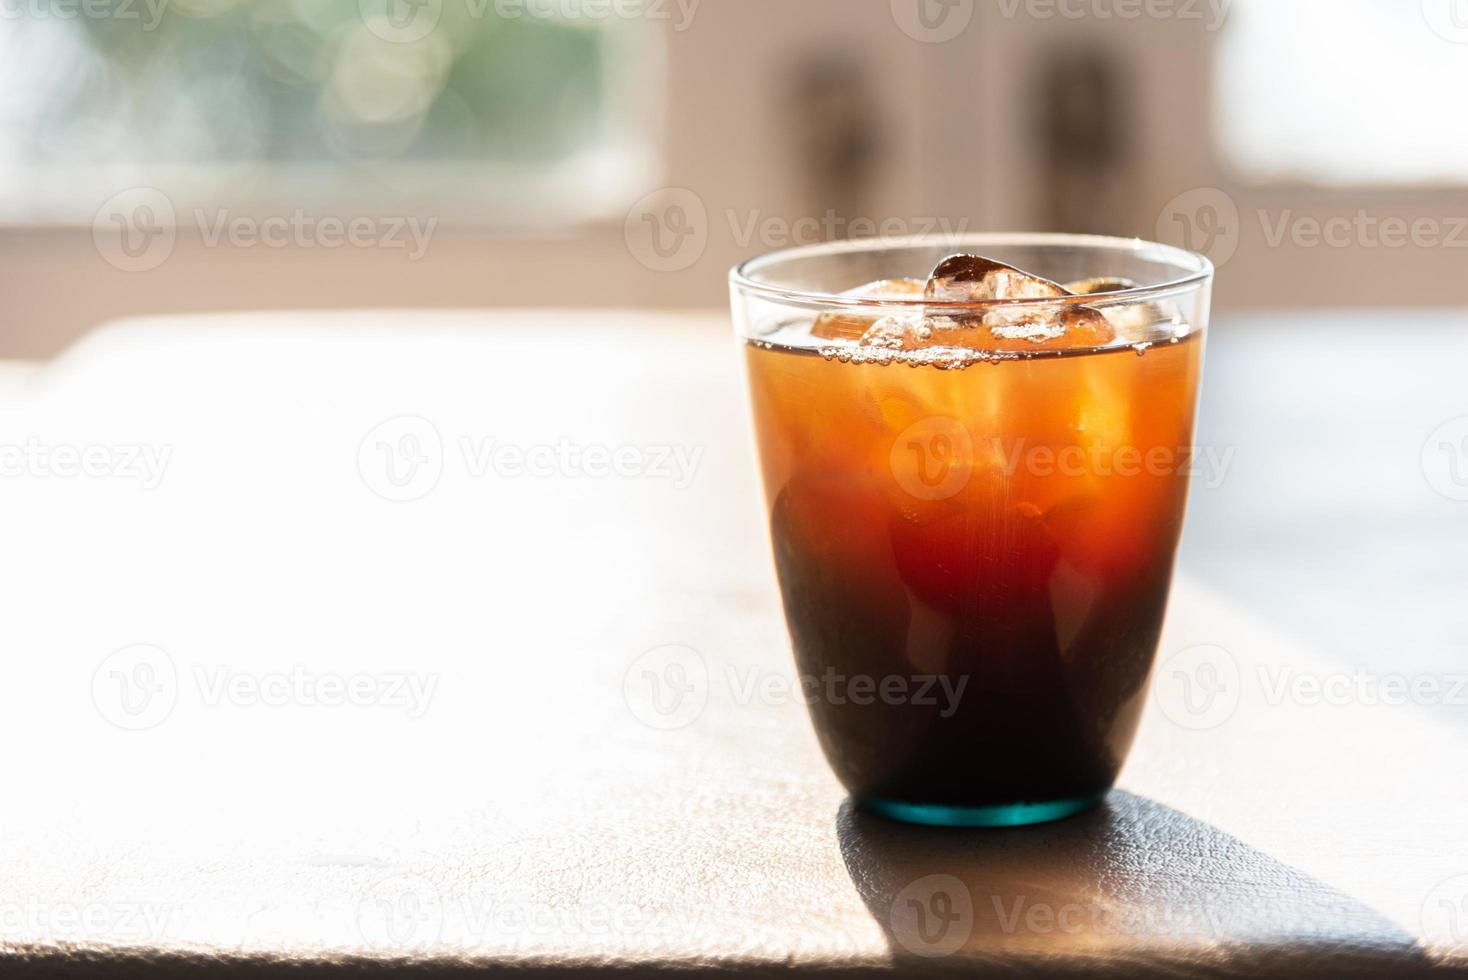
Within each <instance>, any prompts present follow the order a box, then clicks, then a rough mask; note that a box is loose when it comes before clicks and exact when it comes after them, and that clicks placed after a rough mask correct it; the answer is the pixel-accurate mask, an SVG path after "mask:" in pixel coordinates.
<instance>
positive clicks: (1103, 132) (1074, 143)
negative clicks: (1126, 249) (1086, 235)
mask: <svg viewBox="0 0 1468 980" xmlns="http://www.w3.org/2000/svg"><path fill="white" fill-rule="evenodd" d="M1037 89H1038V91H1037V93H1036V95H1037V98H1036V100H1035V103H1034V105H1035V108H1036V112H1035V113H1034V114H1033V117H1032V118H1034V119H1035V120H1036V123H1037V133H1036V136H1037V141H1038V143H1039V147H1040V158H1041V160H1042V161H1043V173H1044V179H1043V180H1042V182H1041V185H1040V186H1041V188H1042V191H1041V193H1042V201H1043V202H1044V203H1043V211H1042V214H1043V217H1044V220H1045V225H1046V227H1047V228H1048V229H1049V230H1053V231H1070V232H1090V233H1095V234H1113V235H1132V234H1139V233H1141V231H1142V229H1140V228H1139V227H1137V219H1136V214H1137V201H1138V188H1137V186H1136V177H1135V175H1134V174H1133V173H1131V172H1130V171H1129V168H1128V167H1127V162H1128V158H1129V156H1130V149H1131V127H1130V125H1129V123H1130V120H1131V117H1132V113H1131V112H1130V107H1129V104H1128V102H1129V99H1128V96H1127V94H1126V80H1125V79H1124V78H1123V77H1122V74H1121V67H1120V65H1119V63H1118V61H1117V60H1116V58H1114V57H1110V56H1107V55H1106V54H1103V53H1102V52H1100V51H1095V50H1089V51H1079V50H1077V49H1074V48H1062V49H1058V50H1055V51H1052V52H1051V53H1050V55H1049V57H1048V59H1047V60H1046V61H1045V62H1044V63H1043V67H1042V68H1041V73H1040V76H1039V84H1038V86H1037Z"/></svg>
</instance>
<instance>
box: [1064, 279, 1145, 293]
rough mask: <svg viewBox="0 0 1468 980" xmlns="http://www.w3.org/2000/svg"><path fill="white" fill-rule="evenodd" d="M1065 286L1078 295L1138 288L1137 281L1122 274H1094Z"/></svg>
mask: <svg viewBox="0 0 1468 980" xmlns="http://www.w3.org/2000/svg"><path fill="white" fill-rule="evenodd" d="M1065 288H1066V289H1068V290H1070V291H1071V292H1073V293H1076V294H1077V295H1082V296H1084V295H1090V294H1092V293H1119V292H1121V291H1122V290H1125V289H1136V288H1137V283H1135V282H1133V281H1132V280H1130V279H1124V278H1122V277H1121V276H1093V277H1091V278H1090V279H1077V280H1076V281H1075V282H1068V283H1066V284H1065Z"/></svg>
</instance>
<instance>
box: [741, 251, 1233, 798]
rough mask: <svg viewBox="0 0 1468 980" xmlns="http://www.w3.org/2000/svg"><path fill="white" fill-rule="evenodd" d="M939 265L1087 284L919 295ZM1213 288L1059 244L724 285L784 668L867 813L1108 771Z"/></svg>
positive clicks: (774, 263)
mask: <svg viewBox="0 0 1468 980" xmlns="http://www.w3.org/2000/svg"><path fill="white" fill-rule="evenodd" d="M952 253H970V254H976V255H982V256H985V257H988V258H991V259H995V260H998V261H1000V262H1003V263H1007V264H1008V265H1012V266H1014V267H1016V268H1018V269H1022V270H1024V271H1026V272H1028V273H1032V274H1034V275H1036V276H1042V277H1044V278H1046V279H1047V280H1053V281H1054V282H1056V283H1071V284H1074V285H1072V286H1071V287H1070V288H1071V289H1073V290H1080V289H1090V290H1097V291H1094V292H1090V293H1087V294H1084V295H1075V296H1063V297H1060V298H1054V297H1051V298H1046V297H1029V298H1009V299H997V300H984V301H975V300H972V299H968V300H962V301H952V300H947V299H941V298H929V296H928V295H925V294H924V291H923V289H922V288H921V284H922V283H923V282H924V281H925V280H926V277H927V276H928V273H929V270H931V269H932V268H933V267H934V266H935V265H936V264H937V263H938V262H939V261H940V260H942V259H943V258H944V257H945V256H948V255H950V254H952ZM1212 276H1213V270H1212V266H1211V265H1210V264H1209V262H1208V260H1207V259H1206V258H1204V257H1202V256H1199V255H1195V254H1192V253H1190V252H1185V251H1182V250H1179V249H1175V248H1171V247H1168V246H1164V245H1157V244H1152V243H1148V242H1142V241H1137V240H1133V239H1115V238H1100V237H1086V236H1071V235H973V236H964V237H962V238H946V239H942V240H938V239H927V238H918V239H902V240H892V239H885V240H875V239H874V240H868V241H862V240H855V241H846V242H839V243H833V244H827V245H819V246H810V247H802V248H794V249H787V250H783V251H779V252H774V253H771V254H767V255H764V256H761V257H759V258H756V259H753V260H751V261H749V262H747V263H745V264H744V265H742V266H740V267H738V268H737V269H735V270H734V271H733V272H732V273H731V277H730V282H731V293H732V303H733V312H734V321H735V324H736V329H737V332H738V335H739V337H740V338H741V340H742V346H743V353H744V358H745V363H746V368H747V373H748V381H749V389H750V398H751V401H752V406H753V415H754V425H755V432H756V437H757V441H758V446H759V454H760V462H761V467H762V470H763V476H764V486H765V494H766V500H767V503H768V506H769V520H770V536H771V540H772V544H773V549H774V556H775V565H776V572H777V575H778V578H779V583H780V590H781V594H782V597H783V600H784V607H785V616H786V621H787V624H788V626H789V631H790V638H791V644H792V647H793V650H794V654H795V660H796V665H797V671H798V673H799V675H800V682H801V686H802V689H803V691H804V692H805V695H806V701H807V702H808V703H809V705H810V711H811V717H812V720H813V722H814V725H815V730H816V733H817V735H818V737H819V739H820V742H821V745H822V747H823V748H824V750H825V753H826V756H827V758H828V759H829V761H830V764H831V766H832V768H833V769H834V770H835V772H836V774H837V776H838V777H839V778H840V779H841V781H842V782H843V783H844V784H845V786H846V787H847V789H848V790H849V791H850V792H851V794H852V796H853V797H854V798H855V800H856V801H857V802H858V803H859V804H860V805H862V806H864V807H866V808H868V809H870V810H872V811H875V812H878V813H881V814H884V815H886V816H889V817H893V818H896V819H901V820H908V821H915V822H919V823H931V824H946V825H962V826H1005V825H1015V824H1025V823H1035V822H1040V821H1044V820H1052V819H1058V818H1060V817H1063V816H1067V815H1069V814H1072V813H1076V812H1078V811H1080V810H1082V809H1085V808H1086V807H1089V806H1091V805H1093V804H1094V803H1096V802H1097V801H1099V800H1100V799H1101V797H1103V796H1104V795H1105V794H1106V792H1107V791H1108V790H1109V789H1110V788H1111V786H1112V785H1113V783H1114V782H1115V780H1116V777H1117V773H1118V771H1119V770H1120V768H1121V765H1122V763H1123V761H1124V760H1125V757H1126V754H1127V751H1128V749H1129V747H1130V744H1131V741H1132V738H1133V735H1134V734H1135V731H1136V726H1137V721H1138V718H1139V715H1140V713H1141V709H1142V705H1143V702H1144V699H1145V695H1146V691H1147V685H1148V679H1149V675H1150V673H1151V669H1152V663H1153V659H1154V656H1155V653H1156V647H1157V641H1158V636H1159V632H1160V630H1161V625H1162V617H1163V612H1164V610H1165V607H1166V604H1167V596H1168V590H1169V587H1170V584H1171V579H1172V570H1173V562H1174V556H1175V554H1176V551H1177V544H1178V537H1179V533H1180V531H1181V527H1182V521H1183V510H1184V505H1185V502H1186V498H1187V490H1188V473H1189V470H1190V464H1191V458H1192V441H1193V425H1194V418H1195V415H1196V407H1197V398H1198V386H1199V378H1200V374H1201V371H1202V362H1203V339H1204V333H1205V331H1206V328H1207V321H1208V309H1209V294H1210V289H1211V284H1212ZM902 279H909V280H916V282H912V281H909V282H907V283H906V284H904V283H902V282H900V281H899V282H896V283H893V284H891V285H889V286H888V287H886V288H884V289H880V290H876V291H873V290H868V291H866V292H865V293H862V294H857V293H855V292H852V290H853V287H857V286H859V285H861V284H865V283H871V282H873V281H875V280H902ZM1095 279H1099V280H1101V281H1093V282H1090V283H1085V284H1081V283H1080V281H1082V280H1095ZM1118 279H1120V280H1122V281H1115V280H1118ZM843 293H845V295H843ZM932 295H934V296H942V295H943V293H942V291H941V290H940V291H937V292H936V293H934V294H932ZM1005 295H1012V294H1005Z"/></svg>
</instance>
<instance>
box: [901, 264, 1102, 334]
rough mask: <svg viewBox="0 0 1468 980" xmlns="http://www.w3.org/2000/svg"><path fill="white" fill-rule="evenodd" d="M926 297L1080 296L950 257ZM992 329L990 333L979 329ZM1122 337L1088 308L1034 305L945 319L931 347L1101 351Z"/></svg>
mask: <svg viewBox="0 0 1468 980" xmlns="http://www.w3.org/2000/svg"><path fill="white" fill-rule="evenodd" d="M925 295H926V296H927V298H928V299H930V300H934V301H935V302H948V303H979V302H993V301H996V300H1006V299H1014V300H1043V299H1056V300H1059V299H1064V298H1065V297H1068V296H1074V295H1076V293H1075V292H1073V291H1072V290H1070V289H1068V288H1066V287H1065V286H1062V285H1060V284H1059V283H1056V282H1051V281H1050V280H1049V279H1045V278H1043V277H1041V276H1035V275H1031V274H1030V273H1028V272H1024V271H1023V270H1021V269H1017V268H1015V267H1014V266H1012V265H1006V264H1005V263H1003V262H996V261H995V260H993V259H989V258H985V257H983V256H981V255H964V254H959V255H950V256H949V257H948V258H946V259H944V260H943V261H942V262H939V263H938V265H937V266H936V267H935V268H934V269H933V274H932V275H931V276H930V277H929V278H928V283H927V288H926V290H925ZM979 327H987V328H988V329H987V330H980V329H977V328H979ZM1115 338H1116V332H1115V330H1114V329H1113V327H1112V324H1111V322H1110V321H1109V320H1107V318H1106V317H1104V316H1102V315H1101V314H1100V313H1098V312H1097V311H1096V310H1093V309H1091V308H1090V307H1088V306H1077V305H1074V304H1069V305H1067V304H1056V305H1054V306H1050V305H1044V304H1038V305H1037V304H1034V303H1024V304H1017V305H1015V306H1012V307H1005V306H998V307H991V308H989V309H988V310H986V311H985V312H984V313H983V314H982V315H980V316H978V317H977V318H975V317H971V316H963V315H959V316H950V317H939V318H936V319H935V320H934V325H933V329H932V330H931V331H930V333H929V336H928V337H927V338H926V342H927V344H928V345H929V346H933V345H945V346H947V345H951V346H957V347H980V348H985V349H990V350H1024V349H1029V348H1033V347H1037V346H1044V347H1046V348H1050V349H1055V348H1067V347H1096V346H1100V345H1102V344H1107V343H1110V342H1111V341H1112V340H1114V339H1115Z"/></svg>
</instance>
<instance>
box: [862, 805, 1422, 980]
mask: <svg viewBox="0 0 1468 980" xmlns="http://www.w3.org/2000/svg"><path fill="white" fill-rule="evenodd" d="M836 831H837V836H838V838H839V840H840V844H841V853H842V857H843V859H844V861H845V863H846V870H847V873H848V874H850V875H851V880H852V883H853V884H855V886H856V889H857V891H858V892H859V893H860V895H861V898H862V900H863V902H865V904H866V906H867V909H868V910H869V911H870V912H871V914H872V917H873V918H874V919H876V921H877V922H878V924H879V925H880V926H881V927H882V929H883V930H884V931H885V932H886V934H887V939H888V943H889V945H890V946H891V948H892V952H893V956H894V958H895V959H896V960H897V961H898V962H899V963H900V965H902V966H903V967H904V968H905V969H904V972H910V971H911V970H914V969H919V968H922V967H924V966H926V967H928V968H930V969H932V970H934V972H947V971H948V970H949V969H953V968H972V967H973V966H975V965H980V964H981V965H986V966H989V967H992V968H998V969H1016V970H1021V971H1028V970H1030V969H1044V970H1047V971H1048V970H1060V969H1063V970H1065V971H1067V972H1075V973H1078V974H1080V975H1090V976H1118V975H1121V976H1129V977H1144V976H1169V977H1175V976H1179V975H1188V976H1197V975H1201V976H1215V975H1216V976H1224V975H1228V976H1236V975H1241V974H1243V975H1253V976H1286V977H1288V976H1307V975H1308V976H1330V977H1346V976H1349V977H1357V976H1388V975H1390V976H1403V975H1405V974H1408V973H1412V972H1416V971H1425V970H1428V969H1431V968H1432V965H1433V964H1432V962H1431V961H1430V960H1429V959H1428V957H1427V956H1426V954H1425V953H1424V952H1423V950H1422V949H1421V947H1420V946H1418V944H1417V942H1416V941H1415V939H1414V938H1413V937H1412V936H1411V935H1410V934H1408V933H1407V932H1405V931H1404V930H1403V929H1402V928H1401V927H1400V926H1398V925H1396V924H1395V923H1393V922H1392V921H1390V920H1389V919H1387V918H1386V917H1385V916H1383V915H1381V914H1380V913H1379V912H1376V911H1375V910H1373V909H1371V908H1369V907H1368V906H1366V905H1363V904H1362V903H1361V902H1359V901H1357V900H1356V899H1354V898H1352V897H1350V896H1349V895H1345V894H1343V893H1341V892H1340V891H1337V890H1335V889H1333V888H1331V887H1330V886H1329V885H1326V884H1324V883H1323V882H1320V881H1317V880H1315V879H1313V878H1311V877H1309V876H1308V875H1306V874H1304V873H1302V872H1300V871H1298V870H1296V869H1294V868H1291V867H1288V866H1286V865H1283V864H1280V863H1279V862H1277V861H1275V860H1274V859H1273V858H1270V857H1269V856H1268V855H1266V854H1263V853H1260V852H1259V851H1256V850H1254V849H1253V848H1251V847H1249V846H1248V845H1246V844H1244V843H1243V842H1241V841H1239V840H1238V839H1236V838H1234V837H1231V836H1229V835H1228V834H1225V833H1223V832H1222V831H1220V830H1218V829H1217V828H1215V827H1212V826H1210V825H1209V824H1206V823H1204V822H1202V821H1200V820H1195V819H1193V818H1192V817H1189V816H1187V815H1186V814H1184V813H1180V812H1179V811H1177V810H1174V809H1172V808H1171V807H1167V806H1164V805H1162V804H1160V803H1157V802H1154V801H1152V800H1149V799H1146V798H1144V797H1140V796H1136V795H1134V794H1131V793H1126V792H1122V791H1120V790H1117V791H1113V792H1112V793H1111V795H1110V796H1109V797H1107V799H1106V801H1105V802H1103V803H1102V804H1101V805H1100V806H1099V807H1097V808H1095V809H1094V810H1091V811H1089V812H1087V813H1084V814H1081V815H1079V816H1075V817H1072V818H1070V819H1068V820H1062V821H1059V822H1057V823H1051V824H1043V825H1040V826H1035V827H1024V828H1016V829H1007V830H950V829H940V828H929V827H916V826H909V825H905V824H900V823H894V822H892V821H889V820H885V819H883V818H881V817H877V816H873V815H871V814H868V813H865V812H863V811H861V810H859V809H857V808H856V807H855V805H854V804H853V803H852V802H851V801H850V800H847V801H846V803H845V804H843V806H842V807H841V809H840V810H839V811H838V813H837V816H836Z"/></svg>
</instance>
